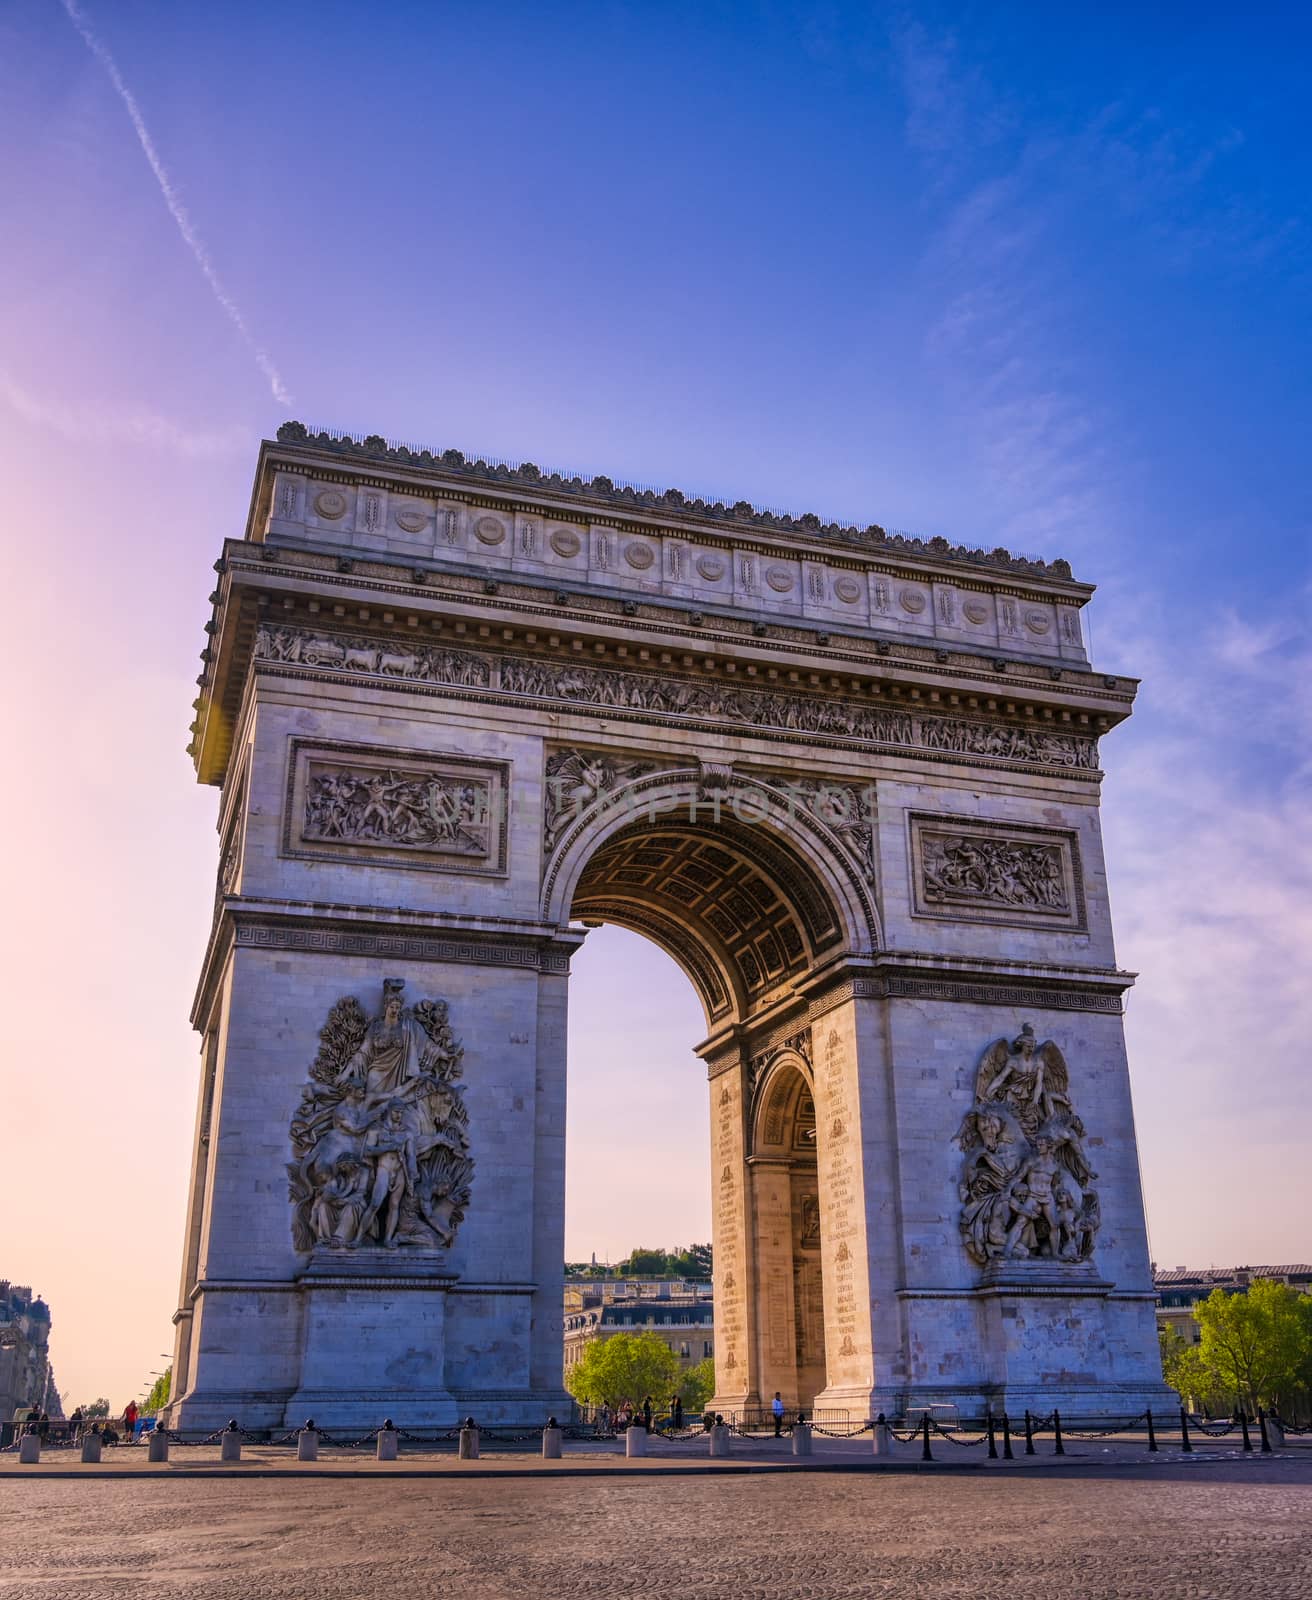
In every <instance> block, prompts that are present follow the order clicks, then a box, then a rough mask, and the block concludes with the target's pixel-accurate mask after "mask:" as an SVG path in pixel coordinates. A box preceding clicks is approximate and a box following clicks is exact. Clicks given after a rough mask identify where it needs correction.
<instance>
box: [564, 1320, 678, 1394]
mask: <svg viewBox="0 0 1312 1600" xmlns="http://www.w3.org/2000/svg"><path fill="white" fill-rule="evenodd" d="M678 1380H679V1362H678V1358H677V1357H676V1356H675V1354H674V1352H673V1351H672V1350H671V1349H670V1347H669V1345H667V1344H666V1343H665V1341H664V1339H660V1338H657V1336H656V1335H655V1334H654V1333H650V1332H646V1333H613V1334H612V1335H611V1336H610V1338H609V1339H594V1340H593V1342H592V1343H591V1344H590V1345H589V1346H588V1348H587V1350H586V1351H585V1352H584V1354H583V1358H582V1360H580V1361H577V1362H576V1363H575V1364H574V1366H572V1367H571V1368H570V1369H569V1371H568V1372H567V1373H566V1374H565V1387H566V1388H567V1389H568V1390H569V1392H570V1393H571V1394H572V1395H573V1396H574V1398H575V1399H576V1400H580V1401H582V1402H583V1404H584V1405H591V1406H599V1405H601V1404H602V1403H603V1402H604V1403H605V1404H606V1405H611V1406H613V1405H618V1404H620V1402H621V1401H624V1400H632V1401H633V1403H634V1404H635V1405H641V1404H642V1401H643V1399H644V1397H645V1396H647V1395H652V1396H653V1397H654V1398H655V1399H656V1400H657V1401H658V1402H659V1401H662V1400H664V1399H665V1398H666V1397H667V1396H668V1395H671V1394H673V1393H674V1389H675V1385H676V1384H677V1383H678Z"/></svg>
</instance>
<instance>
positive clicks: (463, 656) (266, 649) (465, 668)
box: [255, 627, 492, 689]
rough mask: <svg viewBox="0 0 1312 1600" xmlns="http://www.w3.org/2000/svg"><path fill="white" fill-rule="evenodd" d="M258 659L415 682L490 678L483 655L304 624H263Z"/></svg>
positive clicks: (479, 684) (468, 682)
mask: <svg viewBox="0 0 1312 1600" xmlns="http://www.w3.org/2000/svg"><path fill="white" fill-rule="evenodd" d="M255 656H256V659H257V660H262V661H278V662H285V663H288V664H290V665H295V666H305V667H316V668H324V667H328V668H332V669H334V670H337V671H341V672H350V673H369V674H373V675H376V676H377V677H380V678H394V679H398V680H405V681H413V682H417V683H444V684H452V685H456V686H459V687H462V688H469V689H485V688H486V687H487V686H488V684H489V683H490V682H491V677H492V665H491V660H490V658H489V657H487V656H483V655H477V654H475V653H474V652H472V651H469V650H449V649H446V648H445V647H442V646H434V645H422V644H419V643H412V642H411V641H409V640H407V641H406V642H405V643H404V644H393V643H391V642H390V641H382V640H378V639H368V638H361V637H358V636H353V635H349V634H335V633H327V632H323V633H320V632H316V631H313V630H311V629H308V628H277V627H261V628H259V629H257V630H256V634H255Z"/></svg>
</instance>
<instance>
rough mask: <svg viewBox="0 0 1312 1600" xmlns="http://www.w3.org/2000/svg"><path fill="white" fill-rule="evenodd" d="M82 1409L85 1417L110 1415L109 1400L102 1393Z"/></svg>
mask: <svg viewBox="0 0 1312 1600" xmlns="http://www.w3.org/2000/svg"><path fill="white" fill-rule="evenodd" d="M80 1409H81V1412H82V1415H83V1416H84V1417H92V1418H95V1417H107V1416H108V1415H109V1401H108V1400H106V1399H105V1397H104V1395H103V1394H102V1395H101V1396H100V1398H99V1399H98V1400H91V1401H88V1402H87V1404H86V1405H84V1406H82V1407H81V1408H80Z"/></svg>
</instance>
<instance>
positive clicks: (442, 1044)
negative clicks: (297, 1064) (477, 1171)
mask: <svg viewBox="0 0 1312 1600" xmlns="http://www.w3.org/2000/svg"><path fill="white" fill-rule="evenodd" d="M404 988H405V984H404V982H403V980H402V979H400V978H386V979H384V980H383V1001H382V1010H381V1012H380V1013H379V1015H378V1016H376V1017H375V1018H374V1019H373V1020H372V1021H370V1020H369V1018H368V1016H367V1014H366V1012H365V1010H364V1007H363V1006H362V1005H361V1004H360V1002H359V1001H358V1000H356V999H352V998H349V997H347V998H343V999H341V1000H339V1001H338V1002H337V1004H336V1005H335V1006H334V1007H333V1008H332V1010H331V1011H330V1012H329V1014H328V1020H327V1022H326V1023H325V1024H324V1027H323V1029H322V1031H321V1032H320V1034H319V1053H318V1055H317V1056H316V1057H315V1060H314V1063H313V1065H312V1066H311V1067H310V1077H309V1082H308V1083H307V1084H306V1086H305V1088H304V1090H303V1091H302V1094H301V1102H300V1105H299V1106H298V1107H297V1109H296V1112H295V1114H294V1116H293V1117H292V1124H291V1145H292V1154H293V1159H292V1160H291V1161H290V1162H289V1163H288V1165H287V1175H288V1179H289V1185H290V1199H291V1202H292V1205H293V1208H294V1209H293V1213H292V1242H293V1244H294V1245H295V1247H296V1249H297V1250H300V1251H305V1252H308V1251H311V1250H315V1249H319V1248H322V1249H327V1250H332V1251H343V1252H348V1251H349V1252H357V1251H376V1252H383V1251H397V1250H403V1249H405V1248H407V1247H409V1248H418V1249H422V1250H430V1251H431V1250H439V1249H447V1248H449V1247H450V1246H451V1245H452V1244H453V1243H454V1242H455V1236H456V1230H457V1229H458V1228H459V1226H460V1223H461V1222H462V1221H463V1219H464V1215H465V1207H466V1206H467V1205H468V1204H469V1193H470V1180H471V1178H472V1177H473V1172H474V1163H473V1160H472V1159H471V1157H470V1154H469V1117H468V1113H467V1112H466V1110H465V1103H464V1098H463V1095H462V1092H461V1088H460V1082H459V1080H460V1077H461V1071H462V1065H461V1064H462V1059H463V1056H464V1050H463V1049H462V1048H461V1046H460V1045H459V1043H457V1041H456V1039H455V1037H454V1036H453V1034H452V1032H451V1023H450V1019H449V1016H448V1012H447V1004H446V1001H445V1000H420V1001H419V1002H417V1004H415V1005H414V1006H407V1005H406V1004H405V1002H404V999H403V993H402V992H403V990H404Z"/></svg>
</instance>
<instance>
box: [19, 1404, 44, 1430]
mask: <svg viewBox="0 0 1312 1600" xmlns="http://www.w3.org/2000/svg"><path fill="white" fill-rule="evenodd" d="M40 1427H41V1407H40V1406H29V1407H28V1412H27V1416H26V1417H25V1418H24V1419H23V1432H24V1433H36V1432H37V1431H38V1430H39V1428H40Z"/></svg>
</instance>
